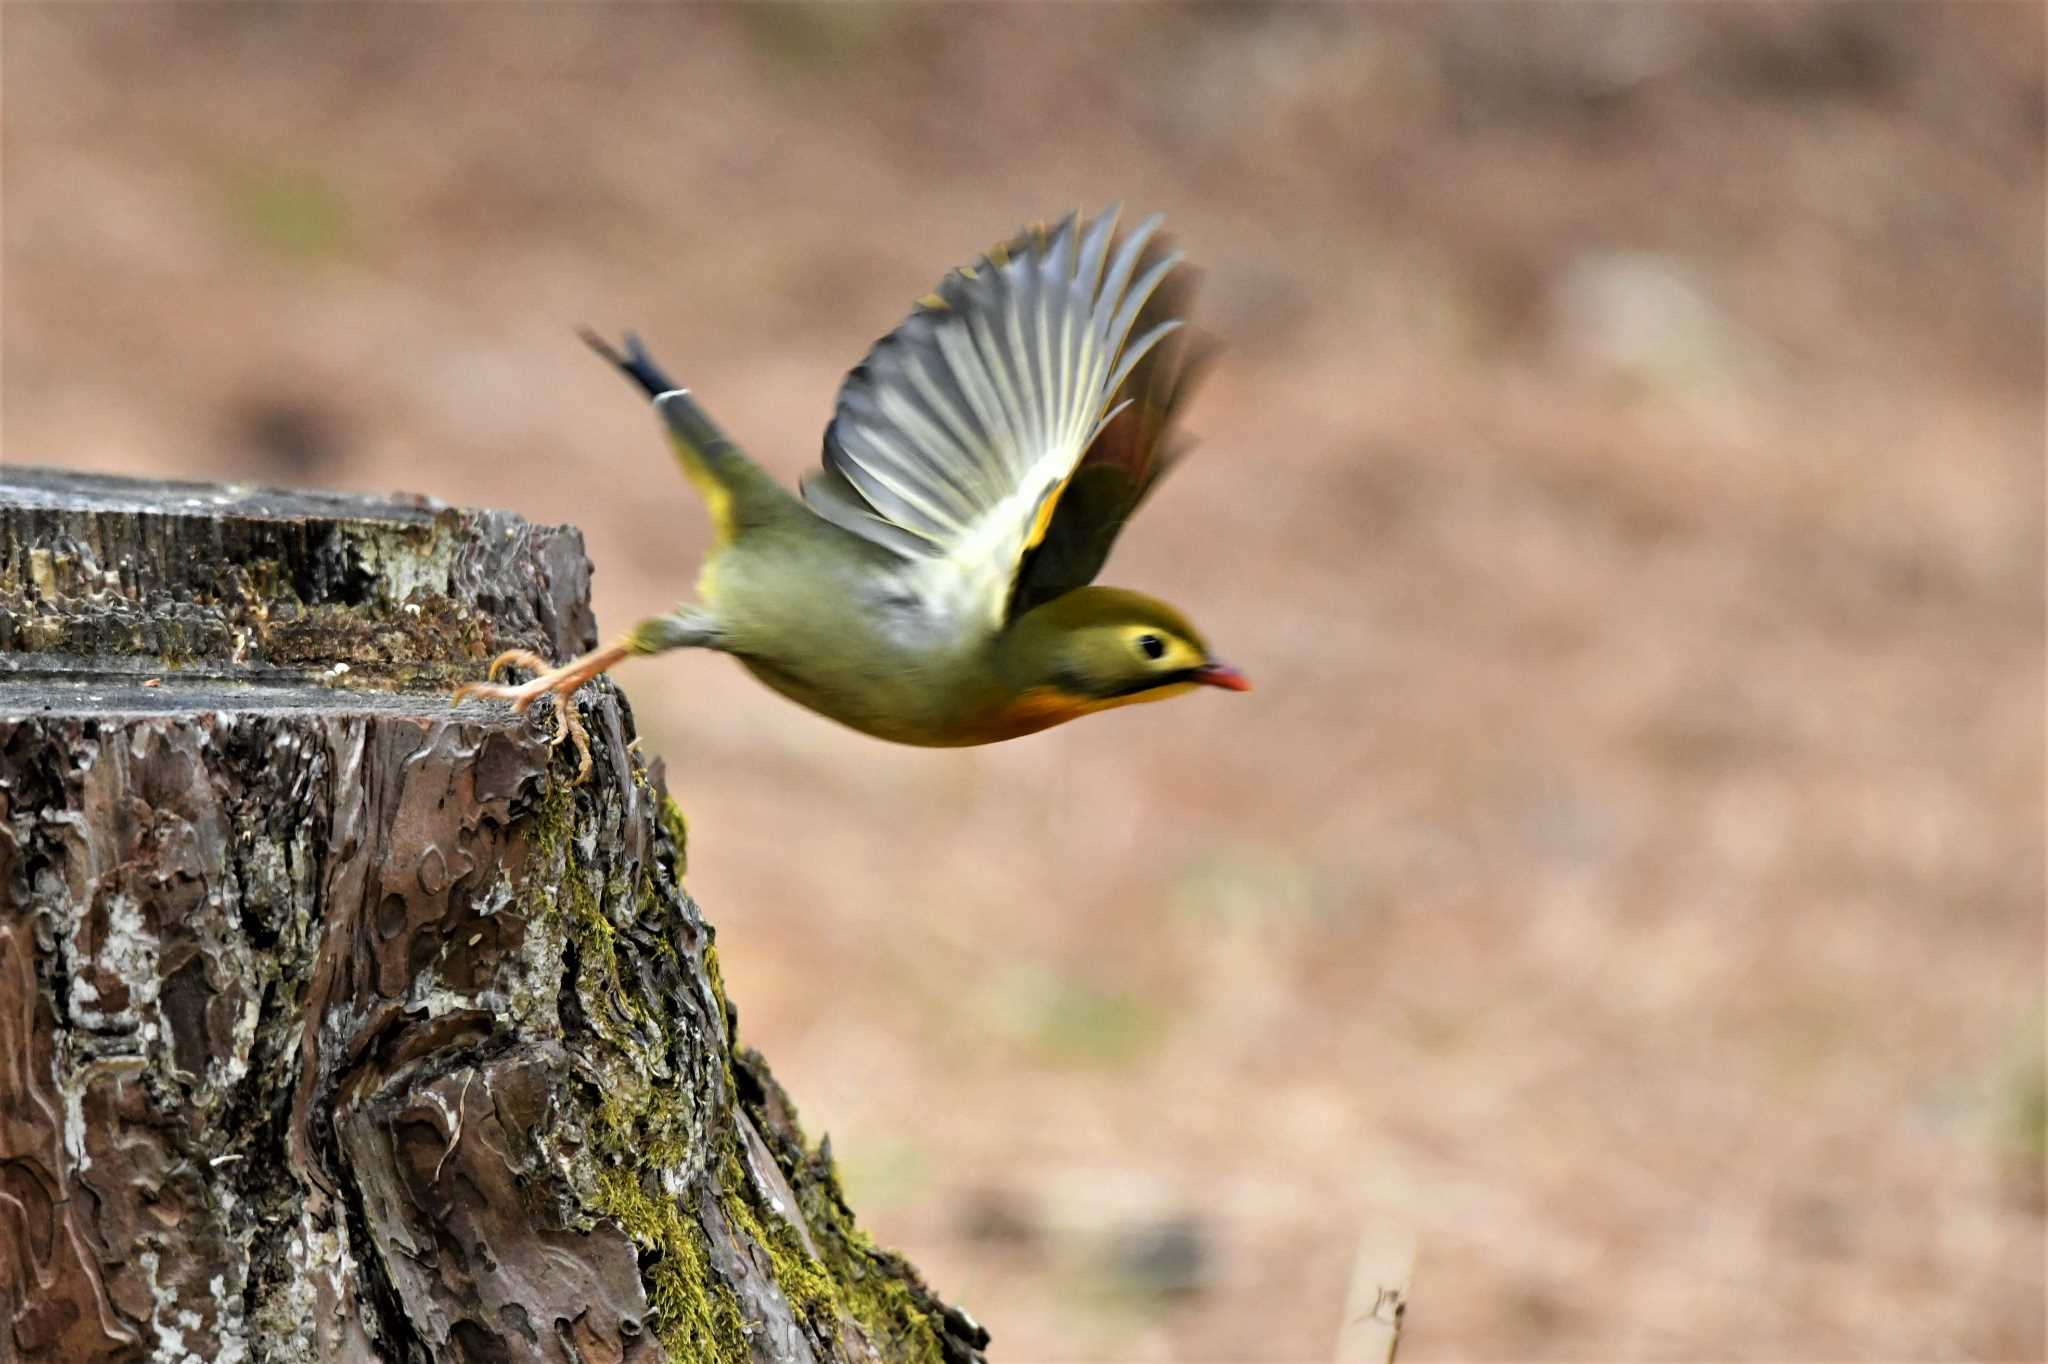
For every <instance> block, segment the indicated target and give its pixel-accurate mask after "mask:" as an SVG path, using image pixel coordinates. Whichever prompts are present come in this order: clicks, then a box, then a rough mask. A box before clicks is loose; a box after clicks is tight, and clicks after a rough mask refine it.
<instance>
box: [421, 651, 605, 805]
mask: <svg viewBox="0 0 2048 1364" xmlns="http://www.w3.org/2000/svg"><path fill="white" fill-rule="evenodd" d="M632 652H634V651H633V649H632V647H631V646H630V645H628V644H625V643H619V644H608V645H606V646H605V647H604V648H602V649H593V650H591V651H590V652H589V653H587V654H585V655H583V656H582V657H581V658H577V659H572V660H570V661H569V662H567V663H564V664H563V665H562V666H561V667H559V668H552V669H551V668H549V667H548V663H547V660H546V659H544V658H542V657H541V656H540V655H539V654H536V653H533V652H531V651H530V650H526V649H507V650H506V651H505V652H504V653H502V654H499V655H498V656H497V657H496V658H494V659H492V660H491V667H490V671H489V673H488V674H486V675H487V676H488V677H489V678H490V680H489V681H486V682H471V683H468V684H467V685H465V686H461V687H458V688H456V690H455V695H454V696H453V697H452V698H450V700H449V704H450V705H457V704H460V703H461V702H463V701H467V700H468V699H470V698H471V697H479V698H481V699H483V700H486V701H510V702H511V703H512V709H513V710H514V711H516V712H518V713H520V714H524V713H525V712H526V708H527V707H528V706H530V705H532V704H533V703H534V702H536V701H538V700H540V698H541V697H543V696H552V697H554V698H555V715H556V716H557V717H558V718H559V719H560V721H561V726H560V728H559V729H557V730H556V731H555V737H554V739H553V740H552V741H551V742H552V743H553V745H554V746H556V747H559V746H560V745H561V742H562V740H564V739H571V740H574V741H575V744H576V784H577V785H579V786H580V785H581V784H582V783H583V782H584V780H585V779H586V778H588V777H589V776H590V738H589V736H588V735H587V734H585V733H584V731H583V722H582V721H581V720H580V719H578V718H577V717H576V705H575V702H574V701H573V700H572V699H571V698H572V697H574V696H575V694H576V690H577V688H579V687H581V686H582V685H583V684H584V683H585V682H588V681H589V680H590V679H591V678H593V677H596V676H597V675H598V674H599V673H601V672H603V671H604V670H605V669H607V668H609V667H611V666H612V665H613V664H615V663H617V662H619V661H620V660H621V659H624V658H625V657H626V656H627V655H629V654H631V653H632ZM511 667H520V668H531V669H532V670H533V671H534V672H536V673H538V674H539V676H537V677H535V678H534V679H533V680H532V681H531V682H527V683H524V684H522V685H520V686H517V687H512V686H507V685H505V684H504V683H502V682H499V681H498V680H497V677H498V674H499V673H501V672H503V671H504V670H505V669H507V668H511Z"/></svg>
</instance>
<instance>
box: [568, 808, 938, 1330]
mask: <svg viewBox="0 0 2048 1364" xmlns="http://www.w3.org/2000/svg"><path fill="white" fill-rule="evenodd" d="M635 780H644V777H642V776H641V775H640V774H638V773H636V774H635ZM656 808H657V810H658V811H659V814H658V816H657V822H658V824H659V825H660V833H658V834H657V836H656V841H655V848H654V852H655V854H656V855H655V856H651V857H649V858H648V859H647V860H646V863H645V865H643V867H642V868H641V869H640V870H639V871H638V873H637V875H638V884H630V883H629V882H628V881H627V879H626V877H625V876H624V875H623V874H620V873H617V872H613V873H611V874H610V875H607V874H606V872H605V871H604V869H602V868H600V867H595V866H590V865H585V864H584V860H583V859H582V858H580V857H579V855H578V847H577V842H576V833H577V807H576V795H575V792H574V791H573V790H572V789H571V788H569V787H568V786H566V785H564V784H560V783H553V784H551V785H550V786H549V789H548V790H547V792H546V793H545V795H544V796H543V798H542V801H541V804H540V808H539V810H538V812H537V817H536V833H535V839H534V845H533V846H534V852H535V861H534V862H533V864H532V870H531V877H532V879H531V881H530V885H531V887H532V889H531V891H530V892H529V894H530V897H531V898H530V907H531V910H532V913H533V917H535V918H536V919H537V920H549V919H552V920H553V921H555V922H557V923H558V924H559V925H560V930H561V932H562V934H563V937H564V938H565V939H566V943H565V951H564V962H565V968H564V969H565V976H566V979H565V982H564V983H565V985H567V986H569V987H571V990H572V992H573V995H574V998H575V1006H576V1008H577V1009H578V1010H579V1011H580V1013H581V1015H582V1018H583V1020H584V1021H585V1022H586V1023H587V1025H588V1029H589V1033H590V1034H594V1035H591V1036H586V1037H584V1038H583V1039H582V1046H581V1049H582V1051H583V1053H584V1059H585V1061H586V1062H588V1063H589V1064H590V1066H591V1067H592V1069H593V1070H594V1071H595V1073H596V1075H597V1077H598V1080H597V1083H598V1089H599V1092H598V1094H597V1097H596V1120H595V1122H594V1123H592V1125H591V1129H590V1140H589V1142H588V1144H587V1146H586V1148H585V1149H584V1151H583V1153H582V1154H581V1155H580V1156H579V1157H578V1158H577V1163H578V1167H579V1168H578V1172H577V1175H576V1178H577V1182H578V1184H579V1187H581V1188H583V1189H584V1190H585V1191H586V1193H585V1197H586V1198H587V1199H588V1202H589V1206H590V1207H591V1209H592V1211H593V1212H594V1213H596V1214H600V1215H603V1216H605V1217H610V1218H613V1219H616V1220H617V1222H618V1223H619V1225H620V1226H621V1227H622V1228H623V1229H624V1230H625V1232H626V1234H627V1235H628V1236H630V1237H631V1238H632V1240H633V1242H634V1244H635V1245H636V1246H637V1247H639V1249H640V1251H641V1256H642V1260H641V1263H642V1275H643V1277H644V1279H645V1281H646V1283H647V1285H648V1297H649V1302H650V1305H651V1307H652V1309H653V1312H654V1317H655V1320H654V1330H655V1334H656V1335H657V1336H658V1337H659V1338H660V1339H661V1341H662V1343H663V1345H664V1346H665V1347H667V1349H668V1351H669V1353H670V1355H671V1356H672V1357H674V1358H675V1359H677V1360H691V1361H696V1360H705V1361H713V1364H727V1362H728V1361H732V1362H734V1364H737V1361H741V1360H745V1359H746V1358H748V1356H749V1346H748V1344H747V1332H746V1327H747V1323H746V1321H745V1319H744V1318H745V1309H744V1307H743V1306H742V1303H741V1300H740V1298H739V1297H738V1296H737V1295H736V1294H735V1293H734V1291H733V1289H732V1288H731V1287H730V1286H729V1285H728V1284H727V1283H726V1282H724V1281H723V1280H722V1278H721V1275H720V1272H719V1269H718V1267H717V1263H716V1262H714V1259H713V1247H714V1244H716V1245H724V1244H725V1243H726V1242H727V1241H728V1239H733V1240H737V1241H738V1243H739V1244H740V1247H741V1254H743V1255H746V1254H759V1255H764V1256H765V1257H766V1258H767V1260H769V1261H770V1262H772V1277H773V1279H774V1282H775V1283H776V1285H777V1286H778V1287H779V1288H780V1290H781V1292H782V1294H783V1297H784V1298H785V1299H786V1300H787V1301H788V1303H789V1305H790V1307H791V1309H792V1311H793V1312H794V1313H795V1315H796V1316H797V1317H798V1318H799V1319H800V1320H801V1321H802V1322H803V1323H804V1324H805V1325H806V1326H807V1327H808V1328H809V1330H810V1333H811V1334H812V1335H814V1336H815V1337H816V1339H817V1340H818V1341H821V1342H823V1341H832V1340H835V1339H841V1338H844V1337H848V1336H851V1335H852V1334H853V1333H854V1331H855V1328H857V1330H858V1333H859V1334H860V1335H864V1336H865V1337H866V1338H867V1340H868V1341H869V1342H871V1343H872V1345H873V1346H874V1348H875V1350H876V1351H877V1352H878V1353H879V1357H880V1358H883V1359H887V1360H891V1361H898V1360H901V1361H916V1362H917V1364H944V1361H946V1360H947V1359H949V1358H958V1357H960V1356H961V1355H962V1353H963V1352H962V1351H961V1349H960V1348H959V1347H958V1341H957V1333H956V1336H955V1337H949V1334H948V1332H947V1329H946V1325H947V1323H946V1321H945V1319H944V1313H945V1309H944V1308H943V1306H942V1305H940V1304H938V1303H937V1302H936V1301H935V1300H934V1299H933V1298H932V1297H931V1295H930V1294H929V1292H928V1291H927V1290H926V1289H925V1287H924V1285H923V1283H922V1282H921V1281H920V1280H919V1279H918V1277H917V1274H916V1271H915V1270H913V1269H912V1268H911V1267H910V1266H909V1265H908V1264H907V1263H905V1262H904V1261H902V1260H901V1259H899V1258H897V1257H896V1256H893V1255H891V1254H889V1253H887V1252H885V1251H882V1250H879V1249H877V1248H876V1247H875V1245H874V1243H873V1242H872V1241H870V1240H869V1239H868V1237H867V1235H866V1234H865V1233H863V1232H862V1231H860V1229H859V1228H858V1227H857V1226H855V1224H854V1220H853V1213H852V1211H851V1210H850V1209H849V1208H848V1207H847V1206H846V1200H845V1197H844V1195H843V1194H842V1192H841V1190H840V1184H839V1179H838V1173H837V1171H836V1170H835V1169H834V1168H833V1166H832V1161H831V1156H830V1153H829V1150H825V1149H820V1150H819V1151H817V1152H816V1153H813V1152H812V1151H811V1150H810V1149H809V1148H808V1147H807V1146H806V1145H805V1143H804V1140H803V1137H802V1134H801V1132H800V1131H798V1130H797V1128H796V1125H795V1112H794V1109H793V1108H791V1107H790V1106H789V1104H788V1100H787V1097H786V1096H784V1095H783V1094H782V1093H781V1091H780V1090H779V1089H776V1088H773V1086H774V1081H773V1079H772V1078H768V1077H767V1075H766V1071H765V1068H762V1067H760V1066H759V1063H758V1061H757V1060H756V1059H755V1058H753V1057H751V1056H750V1055H749V1056H746V1057H745V1058H744V1059H738V1060H736V1051H737V1043H736V1040H735V1039H734V1037H733V1032H734V1022H733V1018H734V1015H733V1012H732V1008H731V1005H730V1003H729V1001H728V1000H727V998H726V994H725V981H724V978H723V973H722V971H721V969H720V964H719V960H718V951H717V949H716V947H714V946H713V945H711V943H710V941H709V937H710V934H709V930H708V926H702V925H699V924H698V923H697V922H696V921H695V920H694V918H693V917H692V916H691V915H690V914H689V911H688V908H687V906H688V901H687V900H686V899H684V898H683V897H682V896H681V895H680V893H679V890H678V889H677V887H676V886H675V885H674V884H673V883H672V882H670V881H669V880H668V877H667V872H666V867H667V865H671V864H672V865H674V866H676V867H677V868H678V869H679V868H680V867H681V860H682V839H683V838H684V836H685V833H686V830H685V826H684V822H683V818H682V814H681V812H680V811H679V810H678V809H676V807H675V804H674V802H673V801H669V800H667V799H666V798H664V799H663V800H662V801H660V802H659V803H658V804H657V806H656ZM662 834H665V835H666V836H667V839H672V840H674V841H675V845H676V846H675V853H674V858H673V861H672V863H671V859H669V858H665V857H662V856H660V854H661V852H662V851H663V849H662V847H661V845H662V843H663V842H664V841H666V840H664V839H663V838H662V836H661V835H662ZM698 943H701V944H702V947H701V950H697V949H695V948H694V945H695V944H698ZM692 957H695V958H696V960H692V959H691V958H692ZM706 986H708V994H709V999H708V1000H706V999H705V993H706ZM566 1005H567V998H566V996H565V1006H566ZM706 1005H709V1006H710V1009H711V1010H715V1015H714V1017H715V1019H716V1022H714V1023H711V1024H710V1025H711V1026H715V1027H718V1029H719V1033H718V1035H717V1036H715V1037H709V1036H703V1035H700V1030H702V1031H708V1028H707V1027H706V1024H707V1022H708V1021H709V1020H707V1018H706V1013H707V1009H706ZM573 1035H574V1034H573V1032H572V1037H573ZM770 1089H772V1092H773V1098H774V1111H773V1112H771V1111H770V1108H769V1106H768V1104H767V1102H766V1099H765V1098H764V1095H765V1094H766V1093H767V1091H768V1090H770ZM743 1107H744V1108H745V1109H746V1110H747V1111H748V1112H749V1113H750V1115H751V1117H752V1119H753V1122H754V1125H755V1127H756V1129H757V1130H759V1131H761V1132H762V1133H763V1137H764V1140H765V1141H766V1142H767V1143H768V1145H769V1147H770V1148H771V1151H772V1153H773V1156H774V1159H775V1163H776V1166H777V1168H778V1169H779V1171H780V1172H781V1175H782V1177H783V1179H784V1180H786V1181H787V1183H788V1186H789V1189H790V1191H791V1192H792V1193H793V1194H794V1196H795V1199H796V1204H797V1206H796V1207H795V1208H794V1209H790V1208H782V1207H778V1206H775V1196H774V1195H772V1194H770V1193H766V1192H764V1191H763V1189H762V1188H761V1187H760V1185H758V1184H757V1182H756V1181H755V1179H754V1177H753V1174H752V1173H751V1171H750V1170H749V1169H748V1167H747V1155H746V1152H745V1149H744V1147H743V1145H742V1142H743V1138H742V1135H741V1131H740V1118H739V1113H740V1111H741V1110H742V1108H743ZM700 1180H702V1181H708V1183H699V1182H698V1181H700ZM769 1183H770V1185H771V1186H772V1185H773V1183H774V1181H772V1180H770V1181H769ZM684 1187H687V1188H689V1189H692V1190H697V1191H699V1194H698V1196H697V1197H694V1198H693V1197H692V1196H691V1195H689V1194H685V1195H682V1196H677V1195H675V1194H674V1193H672V1192H670V1191H671V1190H674V1189H677V1188H684ZM707 1190H708V1193H709V1198H704V1197H703V1196H702V1194H703V1191H707ZM714 1208H715V1209H716V1211H713V1209H714ZM705 1217H713V1218H716V1219H717V1221H718V1224H717V1225H712V1224H710V1223H706V1222H705V1221H703V1218H705ZM798 1218H801V1220H802V1223H803V1226H804V1229H805V1230H808V1232H809V1234H810V1240H811V1243H812V1244H814V1245H815V1246H816V1248H817V1254H815V1255H813V1254H812V1253H811V1251H810V1249H809V1247H808V1246H807V1245H806V1241H805V1234H804V1230H799V1228H798V1226H797V1225H796V1220H795V1219H798ZM707 1233H708V1234H707ZM749 1246H751V1247H754V1248H757V1250H749V1249H748V1247H749ZM949 1339H951V1341H952V1346H953V1348H951V1349H950V1350H949V1348H948V1342H949Z"/></svg>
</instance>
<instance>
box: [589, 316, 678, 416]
mask: <svg viewBox="0 0 2048 1364" xmlns="http://www.w3.org/2000/svg"><path fill="white" fill-rule="evenodd" d="M576 334H577V335H578V336H580V337H582V338H583V344H584V345H586V346H588V347H590V348H591V349H592V350H594V351H596V352H597V353H598V354H599V355H601V356H603V357H604V358H605V359H606V360H608V361H610V362H611V363H612V365H614V366H615V367H616V368H617V369H618V370H619V372H620V373H622V374H624V375H625V376H626V377H627V378H629V379H631V380H633V381H634V382H635V383H637V384H639V385H640V387H641V388H643V389H645V390H646V391H647V396H648V397H650V398H656V397H659V396H661V395H662V394H664V393H668V392H672V391H673V390H675V389H677V388H679V387H681V385H679V384H677V383H676V382H675V381H674V380H673V379H671V378H669V377H668V375H666V374H664V373H662V372H661V366H659V365H657V364H655V363H654V357H653V356H651V355H649V354H648V353H647V347H645V346H644V345H642V344H640V338H639V337H638V336H636V335H635V334H634V333H632V332H627V333H626V351H625V354H623V355H621V354H620V353H619V352H618V350H617V349H616V348H614V347H613V346H612V344H611V343H610V342H608V341H606V340H605V339H604V338H603V337H602V336H599V335H598V334H597V333H596V332H595V331H593V330H592V329H590V328H589V327H578V328H577V329H576Z"/></svg>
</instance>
